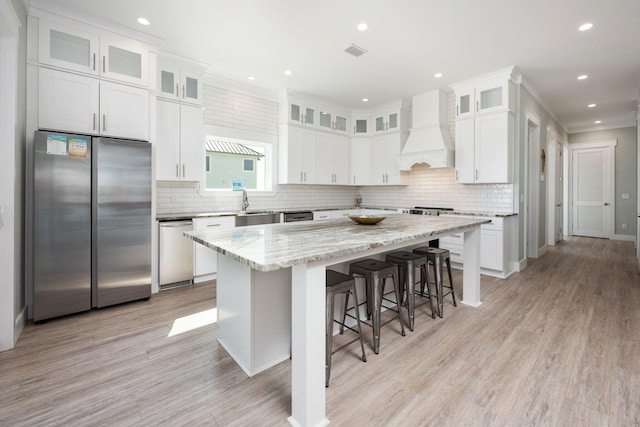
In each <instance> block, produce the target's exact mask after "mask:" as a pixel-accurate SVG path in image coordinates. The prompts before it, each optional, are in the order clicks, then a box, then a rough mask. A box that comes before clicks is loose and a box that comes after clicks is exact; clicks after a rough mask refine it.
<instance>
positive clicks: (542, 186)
mask: <svg viewBox="0 0 640 427" xmlns="http://www.w3.org/2000/svg"><path fill="white" fill-rule="evenodd" d="M519 107H520V109H519V112H518V114H519V123H518V135H517V136H516V145H517V147H516V159H517V160H516V166H517V169H516V170H517V172H516V176H517V177H518V178H517V180H518V182H517V184H516V185H517V188H518V191H519V193H518V194H519V195H526V194H528V191H526V190H527V189H525V187H524V186H525V182H526V180H525V170H526V168H525V160H526V146H525V142H526V137H527V135H526V134H527V116H526V113H527V110H528V111H531V112H532V113H534V114H535V115H536V116H538V117H539V118H540V142H539V143H540V148H541V149H542V148H544V149H545V151H547V127H551V128H552V129H554V130H555V131H556V132H557V133H558V135H560V138H561V140H562V141H564V140H566V132H565V131H564V129H563V128H562V126H560V124H559V123H558V122H557V121H556V120H555V119H554V118H553V116H551V114H550V113H549V112H548V111H547V110H546V109H545V108H544V107H543V106H542V105H541V104H540V102H538V100H537V99H536V98H535V97H534V96H533V95H532V94H531V92H529V90H527V88H526V87H524V86H522V85H521V86H520V102H519ZM547 163H548V162H547ZM548 166H549V165H548V164H547V167H548ZM546 175H547V174H546V172H545V176H546ZM538 185H539V188H538V196H539V199H538V200H539V203H538V206H537V207H533V208H534V209H537V210H538V237H537V240H538V248H541V247H543V246H544V245H545V244H546V236H547V214H546V212H547V180H546V179H545V180H544V181H539V180H538ZM519 198H520V197H518V198H514V210H516V211H517V212H519V215H518V259H519V260H522V259H523V258H524V253H525V252H524V251H525V246H526V238H525V235H526V232H527V230H526V227H525V223H524V219H525V218H524V201H523V202H520V200H518V199H519Z"/></svg>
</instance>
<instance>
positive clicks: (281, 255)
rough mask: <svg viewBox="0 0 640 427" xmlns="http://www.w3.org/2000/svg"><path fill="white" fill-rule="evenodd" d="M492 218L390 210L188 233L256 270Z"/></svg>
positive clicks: (410, 238)
mask: <svg viewBox="0 0 640 427" xmlns="http://www.w3.org/2000/svg"><path fill="white" fill-rule="evenodd" d="M488 222H490V221H489V220H488V219H487V220H484V219H482V220H481V219H462V218H460V219H458V218H448V217H437V216H423V215H401V214H391V215H389V216H388V217H387V218H386V219H385V220H384V221H382V222H379V223H378V224H375V225H360V224H356V223H355V222H353V221H352V220H350V219H349V218H337V219H334V220H329V221H322V222H314V221H305V222H298V223H287V224H268V225H258V226H251V227H242V228H236V229H231V230H227V231H203V232H185V233H184V234H185V236H187V237H190V238H191V239H193V240H195V241H196V242H198V243H201V244H203V245H205V246H208V247H209V248H211V249H214V250H216V251H218V252H220V253H222V254H224V255H227V256H229V257H231V258H233V259H235V260H236V261H238V262H240V263H242V264H246V265H248V266H249V267H251V268H253V269H255V270H258V271H273V270H278V269H281V268H286V267H291V266H293V265H298V264H306V263H310V262H314V261H322V260H329V259H331V258H337V257H340V256H343V255H348V254H352V253H357V252H363V251H366V250H369V249H373V248H378V247H385V246H391V245H394V244H399V243H404V242H407V245H409V244H410V243H411V242H412V241H414V240H416V239H420V238H430V239H435V238H438V237H439V236H441V235H446V234H455V233H459V232H461V231H463V230H464V229H465V228H468V227H469V226H474V225H481V224H484V223H488Z"/></svg>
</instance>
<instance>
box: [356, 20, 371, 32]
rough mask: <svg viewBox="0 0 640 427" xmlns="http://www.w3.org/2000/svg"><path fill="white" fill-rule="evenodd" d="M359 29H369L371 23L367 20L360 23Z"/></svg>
mask: <svg viewBox="0 0 640 427" xmlns="http://www.w3.org/2000/svg"><path fill="white" fill-rule="evenodd" d="M357 28H358V31H367V30H368V29H369V25H367V23H366V22H361V23H359V24H358V27H357Z"/></svg>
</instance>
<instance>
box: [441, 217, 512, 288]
mask: <svg viewBox="0 0 640 427" xmlns="http://www.w3.org/2000/svg"><path fill="white" fill-rule="evenodd" d="M442 216H447V217H451V218H475V219H483V218H484V219H491V223H489V224H483V225H481V226H480V272H481V273H482V274H486V275H488V276H494V277H501V278H505V277H508V276H509V275H511V274H512V273H513V272H514V271H515V264H514V262H515V256H514V253H513V250H514V247H513V245H512V244H511V241H512V239H513V235H514V234H513V233H515V231H516V229H515V226H516V224H517V222H516V219H515V218H516V216H509V217H481V216H475V217H473V216H463V215H442ZM440 247H441V248H443V249H448V250H449V253H450V256H451V263H452V266H453V267H460V266H461V265H462V263H463V260H464V236H463V234H462V233H460V234H454V235H451V236H446V237H443V238H441V239H440Z"/></svg>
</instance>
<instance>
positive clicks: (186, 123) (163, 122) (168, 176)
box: [155, 100, 205, 181]
mask: <svg viewBox="0 0 640 427" xmlns="http://www.w3.org/2000/svg"><path fill="white" fill-rule="evenodd" d="M157 118H158V120H157V130H158V132H157V140H156V143H155V146H156V179H158V180H162V181H200V179H201V178H202V173H203V172H204V159H205V152H204V129H203V118H202V108H201V107H196V106H191V105H181V104H179V103H177V102H168V101H163V100H158V102H157Z"/></svg>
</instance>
